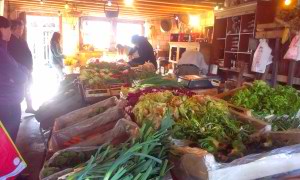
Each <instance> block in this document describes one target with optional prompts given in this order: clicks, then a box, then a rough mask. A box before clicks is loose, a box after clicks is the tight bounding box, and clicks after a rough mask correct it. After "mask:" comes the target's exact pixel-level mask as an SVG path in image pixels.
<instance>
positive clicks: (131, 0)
mask: <svg viewBox="0 0 300 180" xmlns="http://www.w3.org/2000/svg"><path fill="white" fill-rule="evenodd" d="M124 3H125V5H126V6H132V5H133V0H124Z"/></svg>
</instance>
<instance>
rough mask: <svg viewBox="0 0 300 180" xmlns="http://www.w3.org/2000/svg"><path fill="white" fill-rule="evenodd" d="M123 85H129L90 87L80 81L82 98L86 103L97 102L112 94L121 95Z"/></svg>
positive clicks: (124, 84)
mask: <svg viewBox="0 0 300 180" xmlns="http://www.w3.org/2000/svg"><path fill="white" fill-rule="evenodd" d="M122 86H128V84H126V83H119V84H111V85H109V86H108V87H107V88H103V89H89V88H87V87H85V85H84V84H83V83H79V88H80V92H81V96H82V99H83V101H84V102H85V103H95V102H99V101H101V100H104V99H107V98H109V97H111V96H119V95H120V92H121V87H122Z"/></svg>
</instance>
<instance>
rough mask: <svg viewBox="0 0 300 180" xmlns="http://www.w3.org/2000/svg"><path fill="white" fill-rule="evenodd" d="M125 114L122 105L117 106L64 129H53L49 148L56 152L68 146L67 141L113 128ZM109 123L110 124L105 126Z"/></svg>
mask: <svg viewBox="0 0 300 180" xmlns="http://www.w3.org/2000/svg"><path fill="white" fill-rule="evenodd" d="M124 115H125V113H124V111H123V110H122V109H120V107H118V106H115V107H112V108H110V109H108V110H106V111H105V112H104V113H102V114H99V115H97V116H94V117H92V118H89V119H86V120H84V121H81V122H79V123H77V124H74V125H72V126H69V127H66V128H64V129H61V130H58V131H53V133H52V137H51V139H50V144H49V150H50V151H53V152H55V151H57V150H59V149H61V148H65V147H68V144H65V143H67V142H68V141H70V140H72V139H74V140H76V141H78V140H79V141H80V140H81V138H86V137H88V136H91V135H93V134H95V133H97V132H101V133H104V132H105V131H107V130H109V129H112V128H113V126H114V124H115V123H116V122H117V120H119V119H121V118H123V117H124ZM107 124H108V125H110V126H105V125H107ZM75 138H79V139H75ZM77 143H79V142H74V144H77Z"/></svg>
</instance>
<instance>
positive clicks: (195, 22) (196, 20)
mask: <svg viewBox="0 0 300 180" xmlns="http://www.w3.org/2000/svg"><path fill="white" fill-rule="evenodd" d="M189 25H190V26H192V27H198V26H199V25H200V17H199V16H198V15H189Z"/></svg>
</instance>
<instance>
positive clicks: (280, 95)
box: [230, 81, 300, 130]
mask: <svg viewBox="0 0 300 180" xmlns="http://www.w3.org/2000/svg"><path fill="white" fill-rule="evenodd" d="M230 103H232V104H234V105H236V106H240V107H244V108H248V109H251V110H253V112H254V114H255V115H256V116H259V117H266V116H268V115H275V116H276V117H279V118H277V119H276V122H275V121H274V122H275V124H276V125H275V124H274V126H273V128H274V129H275V130H283V129H287V128H288V129H290V128H294V127H298V126H299V125H300V121H298V120H297V118H295V116H296V115H297V113H298V111H299V109H300V95H299V93H298V92H297V90H296V89H294V88H292V87H290V86H280V85H279V86H277V87H276V88H271V87H270V86H269V85H268V84H267V83H266V82H264V81H255V82H254V83H253V86H251V87H249V88H246V89H243V90H240V91H238V92H237V93H236V94H234V96H233V97H232V98H231V99H230ZM283 116H288V117H289V118H290V119H289V120H287V119H285V118H284V117H283ZM279 119H282V121H284V122H282V123H278V122H279ZM295 122H298V123H297V124H298V125H295ZM281 124H282V125H281ZM275 126H276V127H275Z"/></svg>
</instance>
